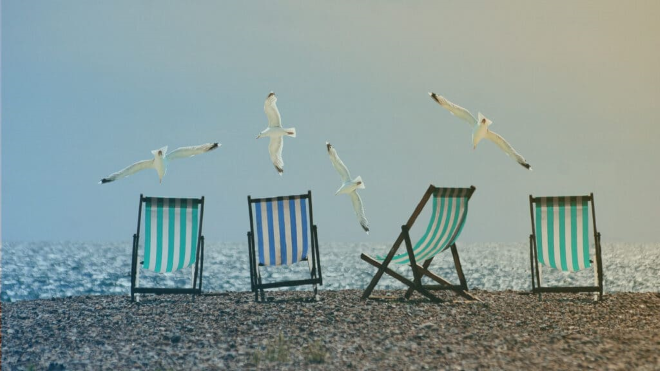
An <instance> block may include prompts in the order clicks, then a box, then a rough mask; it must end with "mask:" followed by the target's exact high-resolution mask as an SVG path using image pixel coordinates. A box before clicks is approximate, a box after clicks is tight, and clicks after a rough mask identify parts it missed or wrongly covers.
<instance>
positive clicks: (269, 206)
mask: <svg viewBox="0 0 660 371" xmlns="http://www.w3.org/2000/svg"><path fill="white" fill-rule="evenodd" d="M310 197H311V193H307V194H302V195H294V196H284V197H272V198H250V197H248V200H249V205H250V229H251V232H252V236H253V237H252V238H256V247H257V259H258V261H259V265H264V266H271V265H290V264H293V263H297V262H299V261H302V260H307V253H308V251H309V246H310V244H311V235H310V232H309V231H310V230H311V226H312V224H313V220H312V210H311V209H312V206H311V200H310ZM253 216H254V217H253Z"/></svg>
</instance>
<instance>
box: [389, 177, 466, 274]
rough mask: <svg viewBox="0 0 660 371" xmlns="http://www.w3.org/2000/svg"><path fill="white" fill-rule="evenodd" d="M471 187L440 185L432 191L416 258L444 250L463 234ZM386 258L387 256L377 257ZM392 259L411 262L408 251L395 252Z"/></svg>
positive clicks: (416, 245) (425, 258)
mask: <svg viewBox="0 0 660 371" xmlns="http://www.w3.org/2000/svg"><path fill="white" fill-rule="evenodd" d="M471 193H472V192H471V190H470V188H439V189H437V190H436V191H435V193H434V194H433V210H432V211H431V219H430V220H429V225H428V227H427V228H426V233H424V235H423V236H422V238H420V239H419V241H417V243H416V244H415V247H414V248H413V252H414V254H415V260H416V261H424V260H427V259H430V258H432V257H434V256H435V255H436V254H438V253H440V252H442V251H445V250H446V249H447V248H449V247H450V246H451V245H452V244H453V243H454V241H455V240H456V239H457V238H458V236H460V234H461V231H462V230H463V226H464V225H465V219H466V217H467V212H468V200H469V197H470V195H471ZM378 258H379V259H380V260H385V257H381V256H379V257H378ZM392 262H393V263H397V264H410V258H409V257H408V252H403V253H401V254H398V255H395V256H394V257H393V258H392Z"/></svg>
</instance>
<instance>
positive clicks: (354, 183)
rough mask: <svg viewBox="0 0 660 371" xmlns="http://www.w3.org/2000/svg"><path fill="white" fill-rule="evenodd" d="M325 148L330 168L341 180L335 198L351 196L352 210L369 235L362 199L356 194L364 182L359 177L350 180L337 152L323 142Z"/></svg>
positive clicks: (362, 187)
mask: <svg viewBox="0 0 660 371" xmlns="http://www.w3.org/2000/svg"><path fill="white" fill-rule="evenodd" d="M325 145H326V147H327V148H328V155H329V156H330V162H332V166H333V167H334V168H335V170H337V172H338V173H339V176H340V177H341V180H342V182H343V183H342V185H341V187H339V189H338V190H337V192H335V196H336V195H338V194H347V195H349V196H351V202H352V203H353V209H354V210H355V215H356V216H357V218H358V221H359V222H360V225H361V226H362V229H364V231H365V232H367V234H369V222H368V221H367V217H366V216H365V214H364V207H363V206H362V199H361V198H360V195H359V194H358V193H357V190H358V189H364V188H365V187H364V182H363V181H362V177H361V176H357V177H356V178H355V179H351V173H349V171H348V168H347V167H346V165H344V162H343V161H342V160H341V159H340V158H339V156H337V151H336V150H335V149H334V147H332V145H331V144H330V143H328V142H325Z"/></svg>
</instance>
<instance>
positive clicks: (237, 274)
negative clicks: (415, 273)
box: [0, 241, 660, 302]
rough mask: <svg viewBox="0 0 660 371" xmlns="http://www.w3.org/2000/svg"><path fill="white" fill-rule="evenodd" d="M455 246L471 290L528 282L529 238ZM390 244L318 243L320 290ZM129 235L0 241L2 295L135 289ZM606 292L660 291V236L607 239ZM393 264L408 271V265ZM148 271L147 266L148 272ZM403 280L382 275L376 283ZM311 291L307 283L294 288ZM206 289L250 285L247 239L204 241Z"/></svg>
mask: <svg viewBox="0 0 660 371" xmlns="http://www.w3.org/2000/svg"><path fill="white" fill-rule="evenodd" d="M457 245H458V251H459V255H460V260H461V265H462V267H463V271H464V274H465V277H466V280H467V284H468V287H469V288H470V289H475V288H478V289H483V290H489V291H504V290H516V291H526V290H530V289H531V273H530V270H531V268H530V259H529V244H528V242H518V243H467V244H460V243H457ZM390 248H391V245H390V244H386V243H337V242H323V241H321V242H320V243H319V250H320V256H321V268H322V275H323V285H322V286H319V290H343V289H358V290H362V289H364V288H365V287H366V286H367V285H368V284H369V282H370V281H371V278H372V277H373V275H374V273H375V272H376V268H374V267H372V266H371V265H369V264H367V263H366V262H364V261H363V260H361V259H360V254H361V253H366V254H368V255H371V256H375V255H386V254H387V252H388V251H389V249H390ZM131 250H132V243H131V241H123V242H112V243H108V242H70V241H66V242H52V241H51V242H3V243H2V246H1V248H0V254H1V259H2V265H1V270H0V285H1V288H2V289H1V294H0V295H1V296H0V300H1V301H2V302H13V301H20V300H35V299H48V298H61V297H69V296H82V295H126V296H128V295H129V294H130V282H131V281H130V267H131ZM602 254H603V256H602V258H603V272H604V290H605V292H659V291H660V243H603V245H602ZM394 269H395V270H396V271H397V272H399V273H401V274H403V275H405V276H407V277H411V276H412V275H411V272H410V267H407V266H405V265H400V266H398V265H397V266H394ZM430 269H431V270H432V271H434V272H436V273H437V274H439V275H440V276H442V277H444V278H446V279H448V280H449V281H452V282H458V279H457V276H456V273H455V269H454V263H453V259H452V256H451V252H450V251H445V252H443V253H441V254H439V255H438V256H437V257H436V259H435V260H434V262H433V264H432V265H431V268H430ZM545 271H547V273H545V274H544V275H543V280H544V284H545V285H548V286H549V285H555V284H556V285H591V284H593V282H594V272H593V269H587V270H583V271H580V272H574V273H564V272H558V271H549V270H545ZM143 272H144V271H143ZM261 272H262V277H263V280H264V282H269V281H277V280H283V279H299V278H305V276H306V275H307V276H308V274H309V273H308V268H307V264H306V263H303V264H295V265H292V266H285V267H267V268H261ZM190 273H191V271H190V269H184V270H182V271H179V272H175V273H171V274H156V273H152V272H148V271H147V272H145V273H142V274H141V275H140V282H141V284H144V285H155V286H159V287H176V286H185V285H189V284H190V276H191V274H190ZM404 287H405V286H404V285H403V284H401V283H400V282H398V281H396V280H394V279H393V278H390V277H388V276H387V275H383V278H381V280H380V281H379V284H378V286H376V288H377V289H402V288H404ZM291 289H294V290H295V289H303V290H308V289H309V287H302V288H291ZM202 290H203V292H205V293H221V292H228V291H250V270H249V263H248V247H247V243H228V242H207V243H206V247H205V257H204V270H203V286H202Z"/></svg>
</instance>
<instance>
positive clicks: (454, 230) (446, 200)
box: [361, 185, 479, 302]
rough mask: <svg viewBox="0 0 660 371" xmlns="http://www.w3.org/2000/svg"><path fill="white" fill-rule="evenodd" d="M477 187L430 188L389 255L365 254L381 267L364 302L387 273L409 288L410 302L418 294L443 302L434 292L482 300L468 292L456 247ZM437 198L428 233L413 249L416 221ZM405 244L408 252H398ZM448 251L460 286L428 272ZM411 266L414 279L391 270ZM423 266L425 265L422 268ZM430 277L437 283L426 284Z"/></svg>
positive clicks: (365, 293)
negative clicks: (415, 293) (413, 233)
mask: <svg viewBox="0 0 660 371" xmlns="http://www.w3.org/2000/svg"><path fill="white" fill-rule="evenodd" d="M475 189H476V188H475V187H474V186H472V187H470V188H438V187H435V186H433V185H430V186H429V188H428V189H427V191H426V193H425V194H424V196H423V197H422V200H421V201H420V202H419V204H418V205H417V207H416V208H415V210H414V212H413V214H412V216H411V217H410V219H408V222H407V223H406V224H405V225H403V226H401V233H400V234H399V237H398V238H397V239H396V241H395V242H394V245H393V246H392V248H391V249H390V252H389V254H387V256H384V257H383V256H377V257H376V258H373V257H371V256H369V255H366V254H364V253H363V254H362V255H361V258H362V260H364V261H366V262H367V263H369V264H371V265H373V266H374V267H376V268H378V271H377V272H376V274H375V275H374V277H373V279H372V280H371V283H369V286H367V288H366V289H365V290H364V293H363V295H362V299H363V300H366V299H368V298H370V297H371V293H372V291H373V290H374V288H375V287H376V284H378V281H379V280H380V278H381V276H382V275H383V273H387V274H388V275H390V276H392V277H393V278H395V279H396V280H398V281H400V282H402V283H403V284H405V285H406V286H408V290H407V291H406V293H405V297H406V299H408V298H410V296H411V295H412V294H413V292H415V291H417V292H419V293H420V294H422V295H424V296H425V297H427V298H429V299H430V300H431V301H434V302H438V301H441V300H440V299H439V298H438V297H437V296H436V295H434V294H433V293H432V291H436V290H450V291H452V292H454V293H456V294H458V295H460V296H462V297H464V298H466V299H468V300H479V299H478V298H476V297H475V296H473V295H471V294H470V293H468V286H467V282H466V280H465V275H464V274H463V268H462V267H461V261H460V258H459V256H458V249H457V248H456V242H455V241H456V239H457V238H458V236H459V235H460V234H461V231H462V230H463V226H464V225H465V221H466V219H467V213H468V202H469V201H470V198H471V197H472V194H473V193H474V191H475ZM430 198H432V199H433V209H432V210H431V215H430V220H429V224H428V226H427V228H426V233H424V235H423V236H422V237H421V238H420V239H419V241H418V242H417V243H416V244H415V245H414V246H413V245H412V243H411V240H410V234H409V230H410V228H412V226H413V224H414V223H415V220H416V219H417V217H418V216H419V214H420V213H421V212H422V210H423V209H424V206H425V205H426V203H427V202H428V200H429V199H430ZM402 243H405V246H406V248H405V251H403V252H401V253H398V254H397V252H398V250H399V248H400V246H401V244H402ZM445 250H451V252H452V256H453V258H454V267H455V268H456V273H457V276H458V279H459V282H460V283H459V284H452V283H450V282H449V281H448V280H446V279H444V278H442V277H440V276H438V275H437V274H435V273H433V272H431V271H429V270H428V268H429V266H430V265H431V262H432V261H433V258H435V256H436V255H437V254H440V253H441V252H443V251H445ZM391 263H394V264H405V265H409V266H410V267H411V270H412V274H413V280H412V281H411V280H410V279H409V278H406V277H404V276H403V275H401V274H399V273H397V272H396V271H394V270H392V269H390V268H389V267H388V266H389V265H390V264H391ZM420 263H422V264H421V265H420ZM423 277H428V278H429V279H431V280H432V281H434V283H435V284H431V285H429V284H422V278H423Z"/></svg>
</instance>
